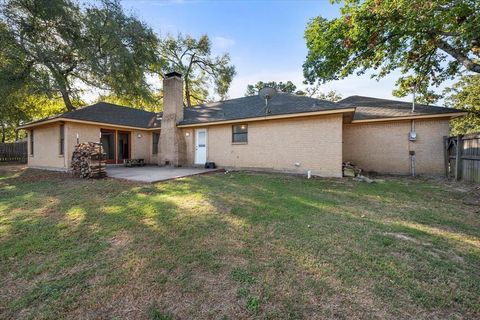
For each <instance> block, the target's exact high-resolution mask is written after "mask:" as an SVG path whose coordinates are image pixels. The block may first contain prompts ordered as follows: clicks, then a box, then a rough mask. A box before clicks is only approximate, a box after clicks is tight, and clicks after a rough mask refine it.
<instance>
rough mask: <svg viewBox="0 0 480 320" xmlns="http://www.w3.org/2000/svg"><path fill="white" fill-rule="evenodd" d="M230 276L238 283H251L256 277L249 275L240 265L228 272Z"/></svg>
mask: <svg viewBox="0 0 480 320" xmlns="http://www.w3.org/2000/svg"><path fill="white" fill-rule="evenodd" d="M230 276H231V277H232V279H233V280H235V281H238V282H240V283H244V284H245V283H248V284H252V283H255V281H256V279H255V277H254V276H253V275H251V274H250V273H249V272H248V271H247V270H245V269H243V268H242V267H235V268H233V269H232V271H231V272H230Z"/></svg>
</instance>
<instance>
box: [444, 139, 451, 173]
mask: <svg viewBox="0 0 480 320" xmlns="http://www.w3.org/2000/svg"><path fill="white" fill-rule="evenodd" d="M443 158H444V159H443V160H444V165H445V178H448V167H449V164H450V163H449V162H450V159H449V158H450V157H449V154H448V137H447V136H443Z"/></svg>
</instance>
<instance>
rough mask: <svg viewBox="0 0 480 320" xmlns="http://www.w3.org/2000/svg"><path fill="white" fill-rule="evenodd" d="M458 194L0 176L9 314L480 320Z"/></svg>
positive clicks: (396, 181) (285, 181) (230, 178)
mask: <svg viewBox="0 0 480 320" xmlns="http://www.w3.org/2000/svg"><path fill="white" fill-rule="evenodd" d="M461 187H462V186H461V185H456V184H446V183H444V182H442V181H440V180H426V179H416V180H414V179H410V178H386V182H385V183H383V184H366V183H360V182H355V181H352V180H348V179H312V180H306V179H304V178H301V177H294V176H288V175H276V174H255V173H241V172H237V173H230V174H223V173H215V174H208V175H202V176H195V177H192V178H186V179H179V180H176V181H170V182H167V183H160V184H155V185H139V184H132V183H127V182H124V181H116V180H110V179H106V180H100V181H87V180H78V179H72V178H69V177H68V176H67V175H64V174H59V173H48V172H43V171H35V170H20V169H17V170H12V169H11V168H8V167H2V168H0V318H1V319H8V318H38V319H42V318H45V319H47V318H48V319H58V318H69V319H71V318H88V319H132V318H136V319H137V318H140V319H238V318H260V319H279V318H281V319H301V318H305V319H312V318H315V319H325V318H336V319H352V318H357V319H385V318H388V319H412V318H415V319H436V318H437V319H474V318H478V317H480V211H479V210H480V209H479V206H478V203H477V204H476V205H475V201H474V202H473V204H472V202H471V201H470V202H469V203H470V204H467V203H465V201H464V198H465V197H466V196H467V195H468V193H467V192H465V190H462V189H460V188H461Z"/></svg>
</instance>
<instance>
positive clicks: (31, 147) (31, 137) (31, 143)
mask: <svg viewBox="0 0 480 320" xmlns="http://www.w3.org/2000/svg"><path fill="white" fill-rule="evenodd" d="M30 155H31V156H33V130H30Z"/></svg>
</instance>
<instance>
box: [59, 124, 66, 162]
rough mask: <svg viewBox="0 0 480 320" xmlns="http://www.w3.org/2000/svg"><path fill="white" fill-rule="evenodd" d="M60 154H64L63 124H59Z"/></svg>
mask: <svg viewBox="0 0 480 320" xmlns="http://www.w3.org/2000/svg"><path fill="white" fill-rule="evenodd" d="M59 143H60V148H59V150H60V155H61V156H63V155H64V154H65V125H63V124H61V125H60V140H59Z"/></svg>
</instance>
